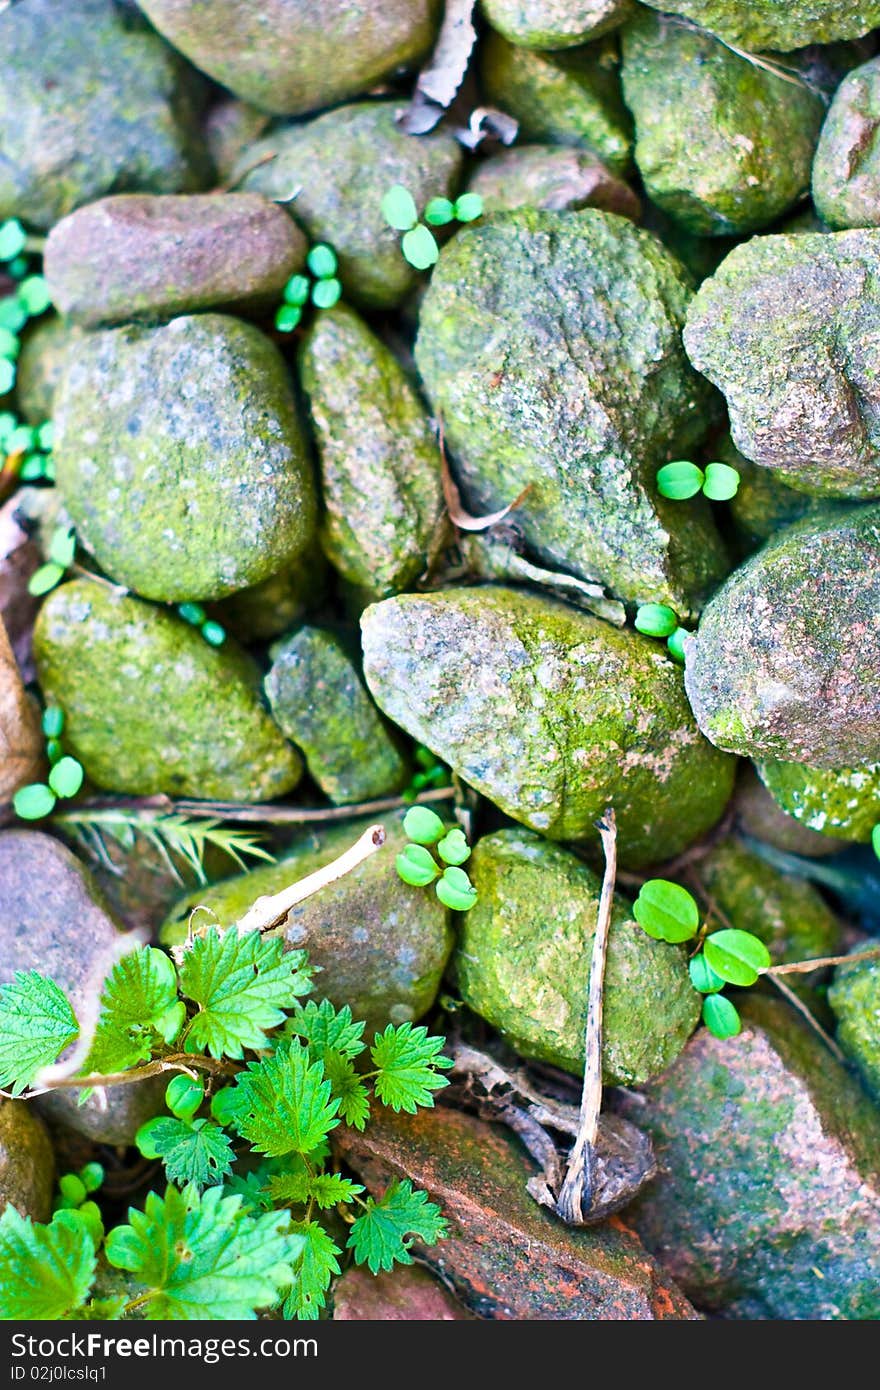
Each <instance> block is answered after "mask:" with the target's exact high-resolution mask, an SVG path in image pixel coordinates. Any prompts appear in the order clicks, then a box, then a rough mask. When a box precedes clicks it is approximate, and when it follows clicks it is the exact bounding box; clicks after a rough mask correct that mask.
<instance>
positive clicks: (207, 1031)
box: [180, 927, 312, 1059]
mask: <svg viewBox="0 0 880 1390" xmlns="http://www.w3.org/2000/svg"><path fill="white" fill-rule="evenodd" d="M311 986H312V977H311V971H310V970H309V968H308V966H307V965H306V954H305V952H304V951H285V949H284V942H283V940H282V939H281V938H280V937H277V936H273V937H264V936H261V935H260V933H259V932H258V931H253V932H247V933H246V934H245V935H244V936H242V935H240V934H239V933H238V932H237V931H236V930H235V928H230V929H229V930H228V931H226V932H224V933H223V934H222V935H221V934H220V932H219V931H218V930H217V928H216V927H211V928H210V929H209V930H208V931H207V932H206V933H205V935H204V936H199V937H196V939H195V941H194V942H193V943H192V946H191V947H190V948H189V949H188V950H187V951H185V952H184V956H183V960H182V961H181V965H180V987H181V992H182V993H183V994H185V995H186V997H187V998H188V999H192V1000H193V1001H194V1002H195V1003H196V1004H198V1006H199V1010H200V1011H199V1013H198V1014H196V1016H195V1018H194V1019H193V1020H192V1022H191V1023H190V1025H189V1028H188V1030H187V1034H186V1040H185V1043H184V1046H185V1049H186V1051H187V1052H208V1053H210V1055H211V1056H212V1057H216V1058H218V1059H219V1058H221V1057H224V1056H226V1057H235V1058H239V1057H243V1056H244V1052H245V1048H249V1049H251V1050H253V1051H258V1050H259V1049H260V1048H263V1047H265V1046H266V1045H267V1043H268V1038H267V1036H266V1034H267V1031H268V1030H269V1029H271V1028H277V1027H278V1025H279V1024H280V1023H283V1022H284V1019H285V1014H284V1012H283V1011H284V1010H285V1009H292V1008H294V1007H295V1005H296V1003H297V1001H298V1000H299V999H300V997H301V996H302V995H304V994H308V992H309V990H310V989H311Z"/></svg>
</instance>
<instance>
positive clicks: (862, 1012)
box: [828, 943, 880, 1102]
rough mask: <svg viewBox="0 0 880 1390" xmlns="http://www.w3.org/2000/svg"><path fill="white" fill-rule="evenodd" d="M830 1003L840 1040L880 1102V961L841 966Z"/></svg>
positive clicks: (833, 985)
mask: <svg viewBox="0 0 880 1390" xmlns="http://www.w3.org/2000/svg"><path fill="white" fill-rule="evenodd" d="M869 944H870V943H869ZM828 1003H829V1004H830V1005H831V1007H832V1009H833V1010H834V1013H835V1016H836V1018H837V1041H838V1042H839V1043H840V1046H841V1047H842V1048H843V1051H844V1052H845V1053H846V1055H847V1057H848V1058H849V1059H850V1061H852V1062H853V1063H854V1064H855V1065H856V1067H857V1068H858V1070H859V1074H860V1076H861V1078H862V1080H863V1082H864V1084H865V1086H866V1088H867V1089H868V1090H869V1091H870V1092H871V1095H872V1096H873V1097H874V1099H875V1100H876V1101H878V1102H880V961H877V960H863V961H858V962H856V963H855V964H854V965H839V966H838V967H837V970H836V971H835V973H834V981H833V983H832V985H831V988H830V989H829V991H828Z"/></svg>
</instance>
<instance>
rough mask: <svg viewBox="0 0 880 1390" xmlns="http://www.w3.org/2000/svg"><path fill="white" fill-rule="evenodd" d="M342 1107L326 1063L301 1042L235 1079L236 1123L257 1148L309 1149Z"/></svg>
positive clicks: (269, 1150) (276, 1154)
mask: <svg viewBox="0 0 880 1390" xmlns="http://www.w3.org/2000/svg"><path fill="white" fill-rule="evenodd" d="M338 1111H339V1101H338V1100H335V1099H334V1098H333V1096H332V1095H331V1089H330V1082H329V1081H328V1080H327V1079H326V1077H325V1074H324V1064H323V1062H313V1061H312V1060H311V1058H310V1056H309V1051H308V1048H307V1047H305V1046H304V1044H302V1043H300V1042H299V1041H294V1042H291V1043H289V1044H288V1043H285V1044H283V1045H282V1046H281V1047H279V1048H278V1051H277V1052H275V1053H274V1054H273V1056H271V1057H266V1058H264V1059H263V1060H262V1061H260V1062H251V1063H249V1065H248V1067H247V1070H246V1071H242V1072H239V1074H238V1076H237V1077H236V1078H235V1088H234V1107H233V1119H234V1124H235V1127H236V1129H237V1130H238V1132H239V1134H240V1135H241V1136H242V1138H243V1139H247V1140H248V1142H249V1143H250V1144H252V1145H253V1147H254V1148H255V1149H257V1150H258V1152H259V1153H264V1154H269V1155H270V1156H273V1157H280V1155H281V1154H288V1153H299V1154H307V1153H310V1152H311V1151H312V1150H313V1149H316V1148H317V1147H318V1145H319V1144H320V1143H321V1142H322V1141H323V1140H324V1138H325V1137H326V1135H327V1134H329V1132H330V1130H331V1129H335V1128H336V1126H337V1125H338V1124H339V1119H338Z"/></svg>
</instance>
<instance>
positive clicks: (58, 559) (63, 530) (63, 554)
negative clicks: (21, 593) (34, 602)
mask: <svg viewBox="0 0 880 1390" xmlns="http://www.w3.org/2000/svg"><path fill="white" fill-rule="evenodd" d="M48 554H49V558H48V560H47V561H46V563H45V565H40V568H39V569H38V570H34V573H33V574H32V575H31V577H30V579H29V580H28V593H29V594H33V595H34V596H35V597H39V596H40V595H41V594H48V593H49V591H50V589H54V588H55V587H56V585H58V584H60V583H61V581H62V579H63V578H64V576H65V574H66V573H67V571H68V570H69V569H70V566H71V565H72V564H73V561H74V557H75V556H76V532H75V531H74V530H73V527H71V526H57V527H56V528H55V530H54V531H53V532H52V536H51V539H50V541H49V551H48Z"/></svg>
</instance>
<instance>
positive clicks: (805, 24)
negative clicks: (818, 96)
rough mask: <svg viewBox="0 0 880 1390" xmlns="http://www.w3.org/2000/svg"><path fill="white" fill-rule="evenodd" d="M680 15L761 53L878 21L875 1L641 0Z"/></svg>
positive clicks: (856, 32)
mask: <svg viewBox="0 0 880 1390" xmlns="http://www.w3.org/2000/svg"><path fill="white" fill-rule="evenodd" d="M644 3H645V4H646V5H650V6H651V8H652V9H654V10H664V11H666V12H667V13H672V14H677V15H682V16H683V17H684V18H686V19H689V20H693V21H694V23H696V24H698V25H699V26H700V28H701V29H708V30H709V31H710V33H713V34H717V35H718V37H719V38H721V39H724V40H725V42H726V43H732V44H735V45H736V46H737V47H739V48H745V49H748V50H749V52H751V53H762V52H763V51H764V50H765V49H768V48H769V49H778V50H779V51H780V52H782V53H789V52H791V50H792V49H794V48H803V47H804V46H805V45H807V44H815V43H833V42H834V40H835V39H856V38H859V37H860V36H861V35H862V34H867V33H868V32H869V30H871V29H874V28H876V26H877V25H878V24H880V0H785V3H784V4H780V3H779V0H749V3H748V4H746V5H744V4H743V3H742V0H644Z"/></svg>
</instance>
